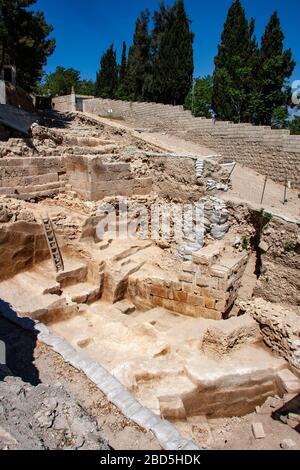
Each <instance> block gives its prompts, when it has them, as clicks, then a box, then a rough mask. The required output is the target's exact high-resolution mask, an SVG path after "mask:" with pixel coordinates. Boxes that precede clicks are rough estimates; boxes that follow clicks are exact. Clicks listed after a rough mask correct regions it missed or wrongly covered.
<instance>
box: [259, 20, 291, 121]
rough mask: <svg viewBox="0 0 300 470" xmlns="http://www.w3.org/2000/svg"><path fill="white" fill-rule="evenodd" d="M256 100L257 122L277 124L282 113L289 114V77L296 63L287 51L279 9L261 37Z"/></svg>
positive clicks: (289, 51)
mask: <svg viewBox="0 0 300 470" xmlns="http://www.w3.org/2000/svg"><path fill="white" fill-rule="evenodd" d="M259 65H260V66H259V71H258V79H259V80H258V89H257V99H256V110H255V112H256V122H258V123H261V124H267V125H270V124H272V122H273V119H274V125H275V126H277V124H276V121H277V120H278V116H279V115H281V114H282V115H284V113H285V114H286V115H287V112H288V106H289V105H290V104H291V103H290V96H291V89H290V87H288V86H287V85H286V80H287V79H288V78H290V77H291V75H292V73H293V70H294V68H295V65H296V63H295V62H294V60H293V58H292V52H291V50H290V49H288V50H286V51H284V33H283V31H282V28H281V24H280V19H279V17H278V14H277V12H274V13H273V15H272V16H271V19H270V21H269V23H268V24H267V26H266V29H265V32H264V34H263V37H262V40H261V49H260V60H259Z"/></svg>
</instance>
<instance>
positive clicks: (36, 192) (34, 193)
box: [0, 181, 65, 198]
mask: <svg viewBox="0 0 300 470" xmlns="http://www.w3.org/2000/svg"><path fill="white" fill-rule="evenodd" d="M64 186H65V183H63V182H60V181H57V182H55V183H46V184H42V185H32V186H28V187H26V186H16V187H12V186H11V187H2V188H0V194H2V195H19V196H21V197H23V196H24V197H29V198H31V197H32V198H34V197H39V196H41V197H47V196H49V195H52V194H55V193H58V192H59V191H60V190H61V189H63V188H64Z"/></svg>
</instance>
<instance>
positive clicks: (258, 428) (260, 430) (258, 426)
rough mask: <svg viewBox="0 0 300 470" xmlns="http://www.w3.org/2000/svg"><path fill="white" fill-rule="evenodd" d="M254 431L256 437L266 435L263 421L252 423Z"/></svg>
mask: <svg viewBox="0 0 300 470" xmlns="http://www.w3.org/2000/svg"><path fill="white" fill-rule="evenodd" d="M252 432H253V436H254V437H255V439H264V438H265V437H266V434H265V431H264V427H263V425H262V423H252Z"/></svg>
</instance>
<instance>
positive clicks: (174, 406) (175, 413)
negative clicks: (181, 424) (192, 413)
mask: <svg viewBox="0 0 300 470" xmlns="http://www.w3.org/2000/svg"><path fill="white" fill-rule="evenodd" d="M158 400H159V406H160V413H161V415H162V416H163V417H164V418H165V419H186V411H185V408H184V405H183V402H182V400H181V398H180V397H176V396H175V397H174V396H164V397H158Z"/></svg>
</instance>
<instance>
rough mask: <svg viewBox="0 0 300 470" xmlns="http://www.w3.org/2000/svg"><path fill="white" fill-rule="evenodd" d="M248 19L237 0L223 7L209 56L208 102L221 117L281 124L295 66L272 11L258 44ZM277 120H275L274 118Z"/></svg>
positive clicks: (288, 98)
mask: <svg viewBox="0 0 300 470" xmlns="http://www.w3.org/2000/svg"><path fill="white" fill-rule="evenodd" d="M254 27H255V24H254V20H253V19H252V20H251V21H250V22H248V20H247V17H246V13H245V10H244V8H243V7H242V5H241V2H240V0H234V2H233V4H232V6H231V7H230V9H229V12H228V16H227V19H226V22H225V24H224V31H223V33H222V36H221V44H220V45H219V48H218V54H217V56H216V58H215V72H214V86H213V108H214V110H215V111H216V113H217V115H218V116H219V117H220V118H221V119H228V120H232V121H235V122H240V121H241V122H253V123H255V124H266V125H271V124H274V125H275V126H278V125H284V123H285V117H284V116H286V115H287V109H288V105H289V104H290V96H291V89H290V87H289V86H288V84H287V79H288V78H290V77H291V75H292V72H293V70H294V67H295V62H294V61H293V59H292V52H291V50H290V49H288V50H287V51H284V34H283V31H282V29H281V25H280V20H279V17H278V14H277V12H275V13H273V15H272V16H271V19H270V21H269V23H268V24H267V26H266V29H265V32H264V34H263V36H262V40H261V46H260V47H259V46H258V44H257V41H256V38H255V36H254ZM280 123H281V124H280Z"/></svg>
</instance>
